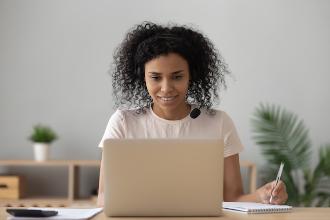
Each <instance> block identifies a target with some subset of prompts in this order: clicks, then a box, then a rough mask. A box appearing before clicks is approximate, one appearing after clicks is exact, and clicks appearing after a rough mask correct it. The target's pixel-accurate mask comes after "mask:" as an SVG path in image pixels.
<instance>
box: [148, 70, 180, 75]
mask: <svg viewBox="0 0 330 220" xmlns="http://www.w3.org/2000/svg"><path fill="white" fill-rule="evenodd" d="M181 72H183V70H178V71H175V72H172V73H171V74H178V73H181ZM148 73H151V74H157V75H160V74H162V73H159V72H155V71H150V72H148Z"/></svg>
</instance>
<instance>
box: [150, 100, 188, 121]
mask: <svg viewBox="0 0 330 220" xmlns="http://www.w3.org/2000/svg"><path fill="white" fill-rule="evenodd" d="M152 110H153V112H154V113H155V114H156V115H157V116H159V117H161V118H163V119H166V120H180V119H183V118H185V117H186V116H187V115H188V114H189V113H190V110H191V106H190V105H189V104H187V103H185V104H184V106H182V108H180V109H179V110H178V109H174V110H172V111H163V110H162V109H160V108H157V106H154V105H152Z"/></svg>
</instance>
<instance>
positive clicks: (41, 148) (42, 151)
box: [29, 124, 57, 161]
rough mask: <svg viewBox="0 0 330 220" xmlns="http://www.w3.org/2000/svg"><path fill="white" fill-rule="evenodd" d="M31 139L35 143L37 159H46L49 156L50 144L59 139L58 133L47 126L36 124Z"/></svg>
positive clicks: (35, 156)
mask: <svg viewBox="0 0 330 220" xmlns="http://www.w3.org/2000/svg"><path fill="white" fill-rule="evenodd" d="M29 139H30V140H31V141H32V142H33V143H34V144H33V148H34V158H35V160H37V161H45V160H48V158H49V146H50V144H51V143H52V142H53V141H55V140H56V139H57V135H56V133H55V132H54V131H53V130H52V129H51V128H50V127H47V126H43V125H40V124H39V125H35V126H34V127H33V132H32V134H31V136H30V137H29Z"/></svg>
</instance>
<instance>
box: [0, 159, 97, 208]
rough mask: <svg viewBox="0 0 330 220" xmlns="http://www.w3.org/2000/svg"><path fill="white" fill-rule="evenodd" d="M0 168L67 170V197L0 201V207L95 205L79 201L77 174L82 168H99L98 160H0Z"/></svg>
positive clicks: (90, 202)
mask: <svg viewBox="0 0 330 220" xmlns="http://www.w3.org/2000/svg"><path fill="white" fill-rule="evenodd" d="M0 166H5V167H65V168H67V169H68V182H67V187H68V190H67V192H68V193H67V196H66V197H65V198H54V197H41V198H40V197H38V198H33V197H31V198H29V197H27V198H22V199H18V200H14V199H0V206H15V207H17V206H21V207H23V206H54V207H60V206H62V207H66V206H84V204H86V205H87V204H88V205H91V204H93V203H95V201H93V200H90V199H89V200H81V199H79V198H78V192H79V174H80V169H81V168H82V167H99V166H100V161H98V160H48V161H42V162H39V161H34V160H0Z"/></svg>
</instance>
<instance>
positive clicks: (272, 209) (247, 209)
mask: <svg viewBox="0 0 330 220" xmlns="http://www.w3.org/2000/svg"><path fill="white" fill-rule="evenodd" d="M223 208H224V209H227V210H232V211H240V212H244V213H276V212H290V211H291V210H292V206H288V205H271V204H263V203H255V202H223Z"/></svg>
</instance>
